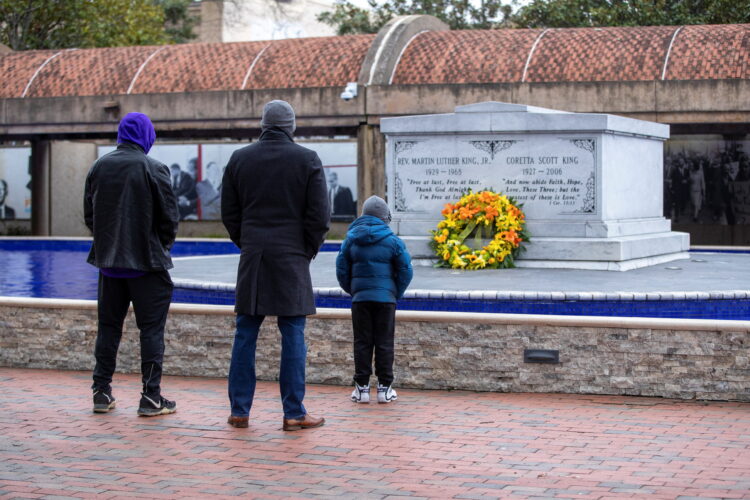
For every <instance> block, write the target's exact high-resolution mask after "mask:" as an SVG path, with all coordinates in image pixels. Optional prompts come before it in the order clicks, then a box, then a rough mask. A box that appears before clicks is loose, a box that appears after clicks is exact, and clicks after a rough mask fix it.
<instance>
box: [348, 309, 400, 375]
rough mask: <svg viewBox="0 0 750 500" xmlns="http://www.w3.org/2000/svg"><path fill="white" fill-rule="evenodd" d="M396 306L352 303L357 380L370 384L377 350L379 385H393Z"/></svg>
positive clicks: (376, 373)
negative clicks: (373, 358) (373, 357)
mask: <svg viewBox="0 0 750 500" xmlns="http://www.w3.org/2000/svg"><path fill="white" fill-rule="evenodd" d="M395 325H396V304H393V303H389V302H352V327H353V329H354V381H355V382H356V383H357V384H359V385H366V384H369V383H370V375H372V354H373V351H375V375H376V376H377V377H378V383H380V384H382V385H391V384H392V383H393V332H394V329H395Z"/></svg>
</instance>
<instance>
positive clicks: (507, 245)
mask: <svg viewBox="0 0 750 500" xmlns="http://www.w3.org/2000/svg"><path fill="white" fill-rule="evenodd" d="M519 207H520V205H518V204H517V203H516V202H515V200H513V198H509V197H508V196H505V195H502V194H498V193H495V192H493V191H489V190H485V191H480V192H478V193H474V192H472V191H471V189H470V190H468V191H467V192H466V194H464V195H463V196H462V197H461V199H460V200H458V201H457V202H456V203H455V204H450V203H447V204H446V205H445V208H443V211H442V214H443V216H444V219H443V220H442V221H440V222H439V223H438V226H437V230H435V231H431V233H432V239H431V240H430V246H431V247H432V249H433V250H434V251H435V255H437V257H438V263H437V265H436V266H437V267H452V268H453V269H484V268H489V269H498V268H508V267H515V265H514V259H515V258H516V257H518V255H519V254H520V253H521V252H522V251H524V250H525V249H524V247H523V242H525V241H528V240H529V237H528V234H527V233H526V230H525V224H526V217H525V216H524V214H523V212H522V211H521V209H520V208H519ZM472 233H474V234H473V237H474V242H475V243H474V245H473V246H474V248H471V247H469V246H468V245H466V244H465V241H466V239H467V238H468V237H469V236H470V235H471V234H472ZM483 240H484V241H483ZM487 240H489V242H487ZM483 243H486V244H485V245H484V246H482V244H483Z"/></svg>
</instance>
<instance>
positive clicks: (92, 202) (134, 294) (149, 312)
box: [83, 113, 180, 416]
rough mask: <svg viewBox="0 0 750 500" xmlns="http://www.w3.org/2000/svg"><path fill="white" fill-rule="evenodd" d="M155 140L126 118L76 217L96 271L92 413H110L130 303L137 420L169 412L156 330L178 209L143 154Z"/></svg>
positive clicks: (164, 171)
mask: <svg viewBox="0 0 750 500" xmlns="http://www.w3.org/2000/svg"><path fill="white" fill-rule="evenodd" d="M155 139H156V132H155V131H154V126H153V125H152V124H151V120H149V118H148V116H146V115H144V114H142V113H128V114H127V115H125V117H124V118H123V119H122V121H120V125H119V128H118V130H117V149H116V150H114V151H112V152H111V153H108V154H106V155H104V156H102V157H101V158H99V159H98V160H96V161H95V162H94V165H93V166H92V167H91V170H90V171H89V173H88V176H87V177H86V187H85V191H84V200H83V215H84V220H85V222H86V225H87V226H88V228H89V229H90V230H91V232H92V234H93V236H94V241H93V244H92V246H91V251H90V252H89V256H88V262H89V263H90V264H92V265H94V266H96V267H98V268H99V291H98V329H97V336H96V346H95V348H94V357H95V358H96V366H95V367H94V383H93V385H92V389H93V391H94V412H96V413H108V412H109V411H111V410H113V409H114V408H115V398H114V396H113V395H112V387H111V383H112V375H113V374H114V371H115V365H116V362H117V350H118V348H119V346H120V338H121V337H122V325H123V322H124V321H125V316H126V314H127V312H128V307H129V306H130V303H131V302H132V304H133V310H134V312H135V320H136V324H137V325H138V329H139V330H140V334H141V335H140V344H141V373H142V375H143V392H142V394H141V401H140V404H139V407H138V415H141V416H155V415H164V414H167V413H174V412H175V410H176V405H175V403H174V401H169V400H168V399H166V398H164V397H163V396H162V395H161V373H162V360H163V358H164V325H165V323H166V321H167V312H168V310H169V304H170V302H171V300H172V288H173V285H172V280H171V278H170V277H169V272H168V269H171V268H172V257H171V255H170V249H171V247H172V245H173V244H174V241H175V238H176V236H177V221H178V220H179V217H180V216H179V210H178V208H177V200H176V199H175V195H174V193H173V192H172V184H171V182H170V175H169V169H168V168H167V166H166V165H164V164H163V163H160V162H158V161H156V160H154V159H153V158H150V157H149V156H146V154H147V153H148V152H149V150H150V149H151V146H152V145H153V144H154V140H155Z"/></svg>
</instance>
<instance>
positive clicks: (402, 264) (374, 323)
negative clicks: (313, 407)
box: [336, 196, 413, 403]
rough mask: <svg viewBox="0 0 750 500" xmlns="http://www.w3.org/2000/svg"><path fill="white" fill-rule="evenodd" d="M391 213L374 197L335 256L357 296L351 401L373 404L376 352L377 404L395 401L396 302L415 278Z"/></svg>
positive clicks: (343, 281) (339, 274)
mask: <svg viewBox="0 0 750 500" xmlns="http://www.w3.org/2000/svg"><path fill="white" fill-rule="evenodd" d="M389 222H391V211H390V210H389V209H388V205H387V204H386V203H385V201H384V200H383V199H382V198H379V197H377V196H371V197H370V198H368V199H367V201H365V203H364V205H363V206H362V216H361V217H359V218H358V219H356V220H355V221H354V222H352V225H351V226H349V232H348V233H347V234H346V239H345V240H344V243H343V244H342V245H341V250H340V251H339V255H338V257H337V258H336V278H337V279H338V280H339V284H340V285H341V288H343V289H344V291H345V292H346V293H348V294H349V295H351V296H352V327H353V329H354V391H353V392H352V401H354V402H356V403H369V402H370V375H372V355H373V350H374V351H375V375H376V376H377V377H378V403H390V402H391V401H394V400H395V399H396V398H397V397H398V395H397V394H396V391H395V390H394V389H393V387H392V386H393V333H394V329H395V325H396V301H397V300H398V299H400V298H401V297H402V296H403V295H404V292H405V291H406V287H407V286H409V283H410V282H411V278H412V274H413V273H412V268H411V256H410V255H409V252H407V251H406V246H405V245H404V242H403V241H401V238H399V237H398V236H396V235H395V234H393V231H391V228H389V227H388V223H389Z"/></svg>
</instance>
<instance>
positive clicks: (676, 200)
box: [664, 136, 750, 225]
mask: <svg viewBox="0 0 750 500" xmlns="http://www.w3.org/2000/svg"><path fill="white" fill-rule="evenodd" d="M749 152H750V141H732V140H725V139H724V138H722V137H721V136H675V137H673V138H672V139H670V140H669V141H667V143H666V144H665V147H664V216H665V217H667V218H669V219H671V220H672V222H673V223H675V224H718V225H735V224H750V156H748V153H749Z"/></svg>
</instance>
